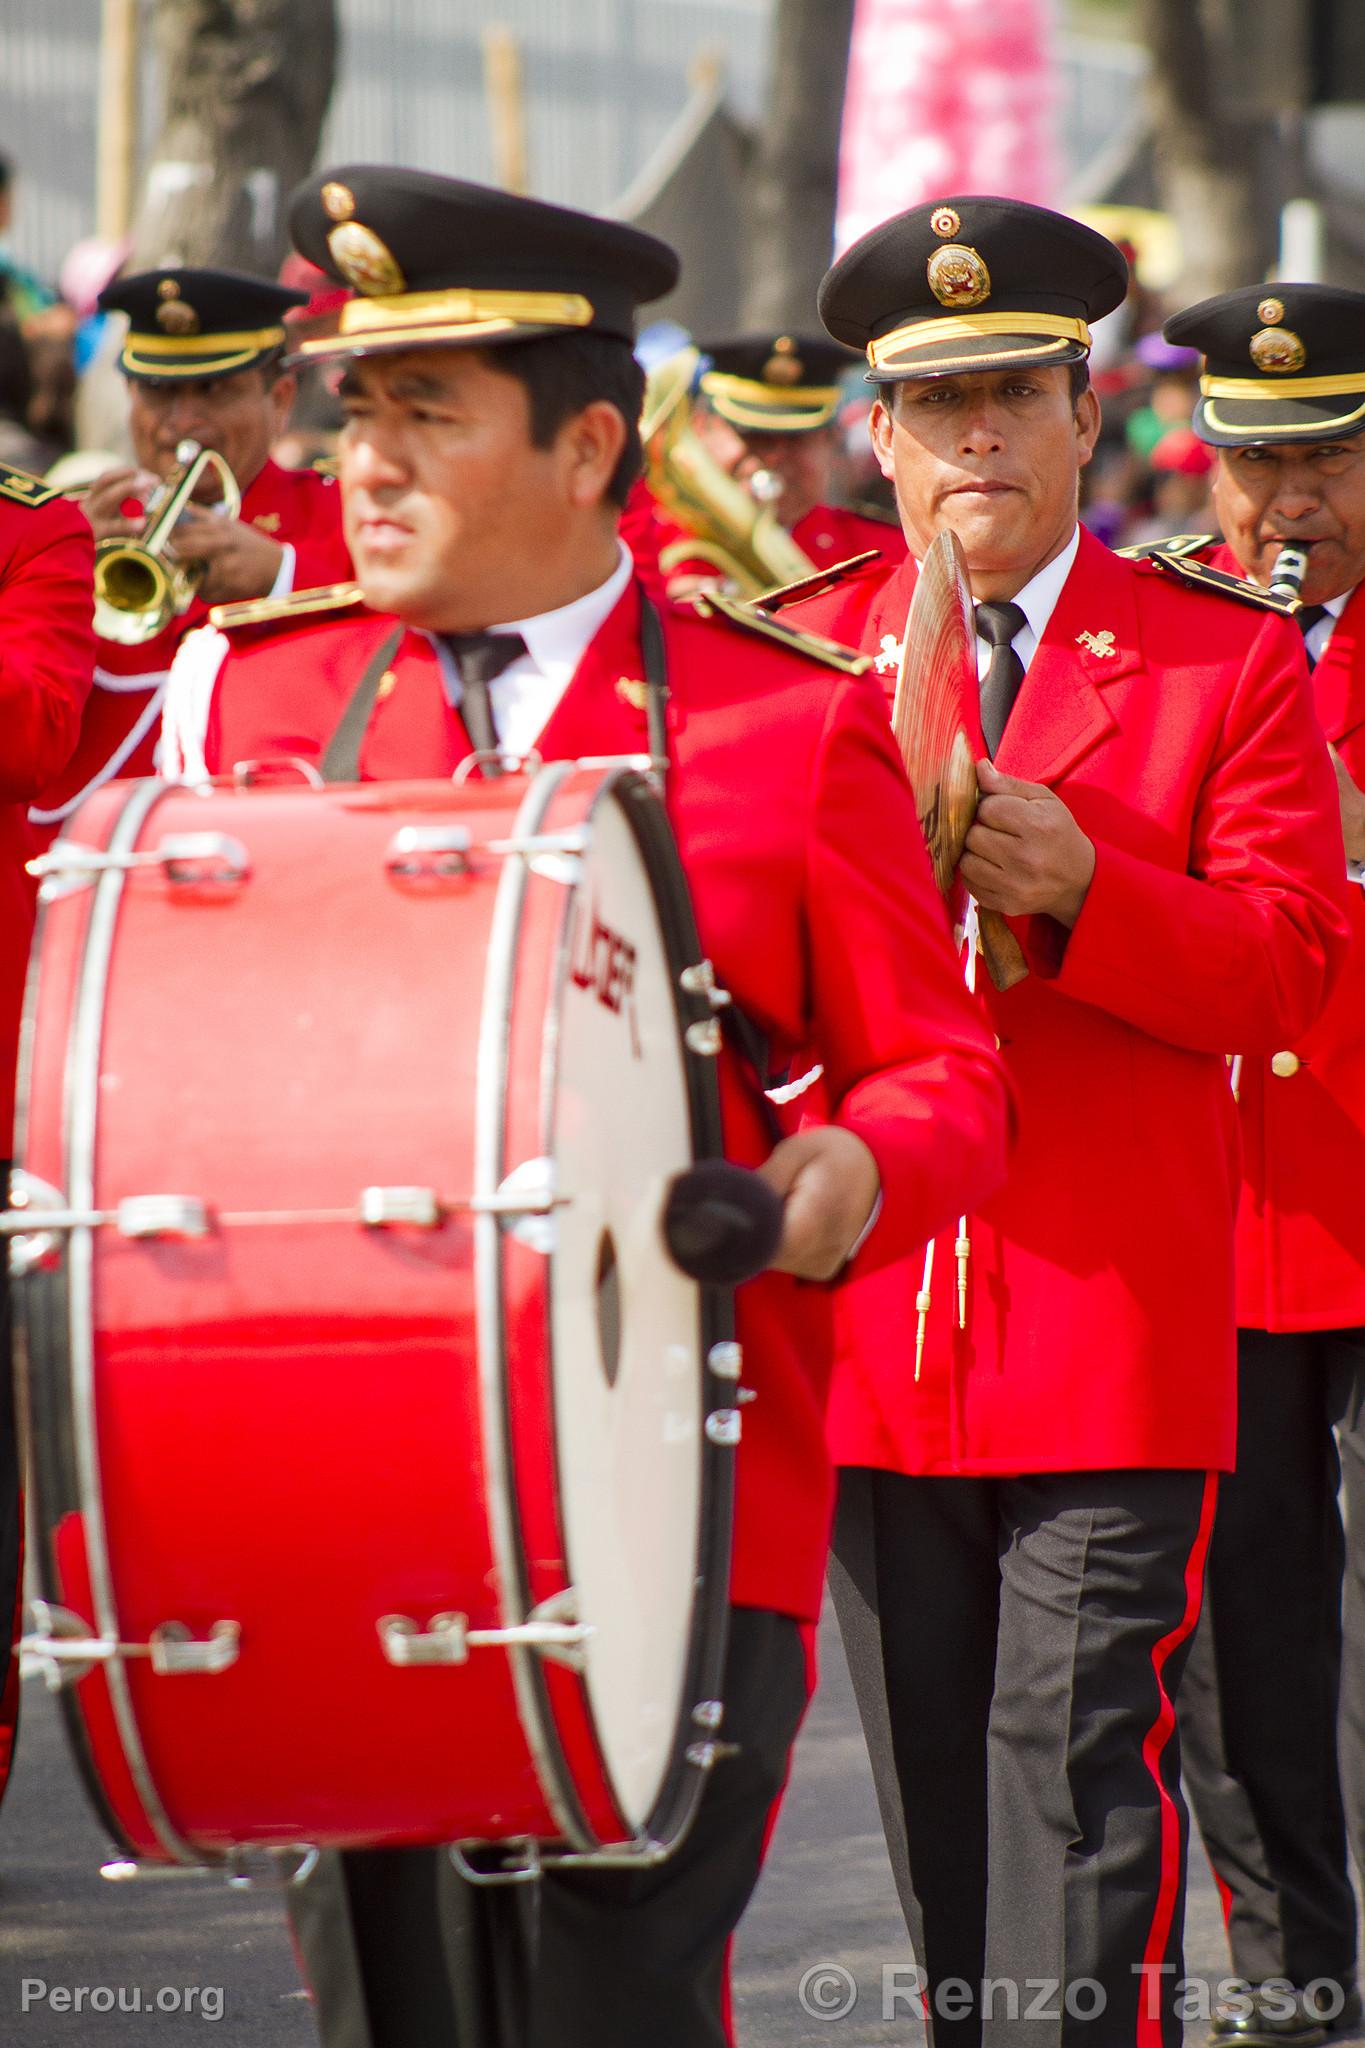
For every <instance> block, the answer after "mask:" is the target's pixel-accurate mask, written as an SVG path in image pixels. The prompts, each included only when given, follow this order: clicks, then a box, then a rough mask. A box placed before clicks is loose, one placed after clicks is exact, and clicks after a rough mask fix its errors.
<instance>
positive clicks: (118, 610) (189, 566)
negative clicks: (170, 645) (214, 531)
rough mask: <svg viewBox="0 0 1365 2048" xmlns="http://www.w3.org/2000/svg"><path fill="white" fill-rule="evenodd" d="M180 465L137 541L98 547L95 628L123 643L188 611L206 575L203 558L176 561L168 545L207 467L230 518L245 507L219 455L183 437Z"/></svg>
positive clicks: (156, 495) (151, 506) (154, 501)
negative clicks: (214, 476)
mask: <svg viewBox="0 0 1365 2048" xmlns="http://www.w3.org/2000/svg"><path fill="white" fill-rule="evenodd" d="M175 460H176V467H175V468H174V469H173V470H172V471H171V473H170V475H169V476H168V477H167V478H166V479H165V481H164V482H163V483H162V484H161V485H160V486H159V487H158V488H157V490H156V491H154V492H153V494H152V497H151V499H150V501H149V503H148V506H147V523H146V525H145V526H144V527H143V529H142V531H141V533H140V534H139V535H138V536H137V538H136V540H119V539H117V538H110V539H108V540H102V541H100V542H99V543H98V545H97V546H96V549H95V631H96V632H97V633H98V634H99V636H100V638H101V639H102V640H115V641H117V642H118V644H119V645H120V646H121V647H139V646H141V644H142V642H143V641H144V640H151V639H154V638H155V636H156V635H157V634H158V633H159V632H161V630H162V629H163V627H165V626H168V625H169V624H170V622H171V620H172V619H174V618H178V617H179V616H180V614H181V613H182V612H186V611H188V610H189V607H190V605H191V603H192V602H193V599H194V593H195V591H196V590H197V589H198V588H199V585H200V584H201V583H202V582H203V580H204V571H205V568H206V567H207V564H206V563H204V562H172V561H170V560H169V559H168V558H167V554H166V549H167V547H168V546H169V543H170V540H171V536H172V534H173V533H174V532H175V528H176V526H177V524H178V522H179V520H180V515H181V514H182V513H183V511H184V510H185V507H186V506H187V505H188V504H189V502H190V500H191V498H192V497H193V496H194V493H195V490H196V488H197V486H198V483H199V479H200V478H201V477H202V476H203V474H204V472H205V470H206V469H212V470H215V471H216V472H217V475H218V480H219V482H220V483H221V484H222V487H223V502H224V504H225V505H226V506H227V508H228V517H229V518H230V519H235V518H236V517H237V514H238V513H239V512H240V511H241V509H242V494H241V491H240V490H239V489H238V486H237V479H236V477H235V476H234V475H233V474H232V471H231V470H230V469H229V468H228V465H227V463H226V462H224V460H223V458H222V456H221V455H219V454H217V453H216V452H215V451H214V450H213V449H212V448H201V447H200V446H199V443H198V442H197V441H182V442H181V443H180V445H179V447H178V448H177V449H176V451H175Z"/></svg>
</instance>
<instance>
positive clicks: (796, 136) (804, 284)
mask: <svg viewBox="0 0 1365 2048" xmlns="http://www.w3.org/2000/svg"><path fill="white" fill-rule="evenodd" d="M853 6H854V0H778V4H777V9H776V14H775V18H774V27H773V36H774V42H773V76H772V85H771V88H770V90H769V94H768V110H767V114H766V117H765V119H764V123H763V127H762V130H761V131H760V134H759V137H758V145H757V149H756V151H755V154H754V161H753V164H752V167H751V170H750V174H749V189H748V195H747V198H748V205H747V212H748V223H747V227H748V239H749V251H750V268H749V277H748V282H747V285H746V289H745V294H744V306H743V319H742V325H743V326H744V327H745V328H746V329H749V328H754V329H758V330H760V331H761V330H763V329H771V330H772V331H773V332H774V333H776V332H777V331H778V330H779V329H781V328H784V327H791V328H797V329H804V330H805V331H806V332H809V331H810V329H811V328H812V327H813V326H815V325H817V321H816V314H815V288H816V286H817V285H818V284H819V282H820V279H821V278H822V277H823V276H824V274H825V272H826V270H827V269H828V268H829V263H830V257H831V254H832V252H833V248H834V212H835V203H836V200H837V198H838V187H839V124H840V121H841V119H842V116H843V110H844V82H845V79H846V77H847V75H848V53H849V44H850V41H851V39H852V34H853Z"/></svg>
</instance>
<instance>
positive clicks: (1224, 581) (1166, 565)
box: [1145, 548, 1299, 619]
mask: <svg viewBox="0 0 1365 2048" xmlns="http://www.w3.org/2000/svg"><path fill="white" fill-rule="evenodd" d="M1145 559H1146V561H1147V562H1149V563H1150V564H1151V566H1152V568H1154V569H1163V570H1164V571H1165V572H1166V574H1167V575H1168V576H1174V578H1175V579H1176V581H1177V583H1184V584H1187V585H1188V586H1189V587H1190V589H1191V590H1209V591H1213V592H1216V593H1217V594H1218V595H1219V596H1221V597H1232V598H1236V599H1237V601H1238V603H1239V604H1251V605H1257V606H1259V608H1260V609H1261V610H1262V611H1266V612H1278V613H1279V615H1280V617H1281V618H1282V619H1292V618H1293V616H1294V614H1295V612H1296V611H1297V610H1298V609H1299V600H1298V599H1297V598H1296V597H1278V596H1276V595H1275V593H1274V592H1273V591H1269V590H1262V588H1261V586H1260V584H1259V583H1248V582H1247V580H1246V578H1245V577H1244V576H1229V575H1228V573H1227V571H1226V570H1225V569H1210V567H1209V565H1208V563H1207V562H1200V561H1194V560H1191V559H1189V558H1187V557H1185V556H1182V555H1169V554H1167V553H1166V552H1165V551H1164V550H1163V549H1161V548H1157V549H1156V550H1155V551H1154V553H1152V554H1150V555H1148V556H1146V557H1145Z"/></svg>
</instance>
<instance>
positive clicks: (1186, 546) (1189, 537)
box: [1114, 533, 1218, 562]
mask: <svg viewBox="0 0 1365 2048" xmlns="http://www.w3.org/2000/svg"><path fill="white" fill-rule="evenodd" d="M1217 545H1218V536H1217V534H1216V533H1172V534H1170V535H1168V536H1167V538H1166V539H1165V540H1142V541H1139V542H1138V543H1137V545H1136V547H1131V548H1115V550H1114V553H1115V554H1116V555H1122V557H1123V559H1124V561H1125V562H1145V561H1147V560H1148V559H1149V558H1150V557H1151V556H1152V555H1174V556H1175V558H1176V560H1177V561H1183V560H1184V558H1185V556H1186V555H1202V554H1203V552H1204V550H1205V548H1216V547H1217Z"/></svg>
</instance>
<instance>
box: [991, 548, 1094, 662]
mask: <svg viewBox="0 0 1365 2048" xmlns="http://www.w3.org/2000/svg"><path fill="white" fill-rule="evenodd" d="M1080 544H1081V529H1080V527H1079V526H1078V527H1077V528H1076V530H1075V532H1074V533H1073V534H1072V536H1071V539H1070V540H1069V541H1068V543H1067V545H1066V546H1065V547H1064V548H1063V549H1062V552H1061V553H1060V555H1054V556H1053V558H1052V560H1051V561H1050V562H1046V563H1045V564H1044V565H1043V567H1042V568H1041V569H1040V570H1039V571H1038V574H1037V575H1036V576H1031V577H1030V578H1029V580H1028V582H1027V583H1026V584H1025V585H1024V587H1023V589H1022V590H1021V591H1019V592H1017V593H1016V595H1015V597H1014V599H1013V602H1014V603H1015V604H1017V605H1018V607H1019V609H1020V611H1021V612H1022V613H1023V614H1024V617H1025V619H1026V620H1027V621H1028V623H1027V624H1026V625H1023V626H1021V627H1020V628H1019V631H1018V632H1017V633H1016V634H1015V636H1014V651H1015V653H1016V654H1017V655H1018V656H1019V659H1020V660H1021V661H1022V662H1023V664H1024V673H1025V675H1027V674H1028V666H1029V663H1030V662H1031V661H1032V660H1033V657H1034V655H1035V654H1036V653H1037V651H1038V642H1039V641H1040V640H1041V639H1042V637H1043V635H1044V633H1046V631H1047V625H1048V620H1049V619H1050V618H1051V617H1052V614H1053V613H1054V612H1055V611H1056V609H1057V600H1058V598H1059V597H1060V596H1061V594H1062V585H1063V584H1064V583H1065V582H1066V579H1067V577H1068V576H1069V575H1070V574H1071V567H1072V564H1073V562H1074V561H1075V559H1076V550H1077V549H1078V548H1079V546H1080ZM991 652H992V650H991V646H990V642H989V641H987V640H983V639H982V638H981V635H980V634H979V633H978V635H977V638H976V673H977V678H978V680H979V681H982V682H984V681H985V677H986V670H987V669H988V668H989V667H990V665H991Z"/></svg>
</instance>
